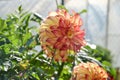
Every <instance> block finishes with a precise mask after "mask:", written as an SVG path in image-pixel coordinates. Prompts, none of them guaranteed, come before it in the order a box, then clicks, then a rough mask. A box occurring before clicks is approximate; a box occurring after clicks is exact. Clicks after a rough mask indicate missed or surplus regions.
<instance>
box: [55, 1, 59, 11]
mask: <svg viewBox="0 0 120 80" xmlns="http://www.w3.org/2000/svg"><path fill="white" fill-rule="evenodd" d="M55 2H56V6H57V9H58V1H57V0H55Z"/></svg>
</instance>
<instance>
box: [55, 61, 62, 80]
mask: <svg viewBox="0 0 120 80" xmlns="http://www.w3.org/2000/svg"><path fill="white" fill-rule="evenodd" d="M63 67H64V62H62V64H61V66H60V67H59V70H58V74H57V79H55V80H58V79H59V77H60V75H61V72H62V70H63Z"/></svg>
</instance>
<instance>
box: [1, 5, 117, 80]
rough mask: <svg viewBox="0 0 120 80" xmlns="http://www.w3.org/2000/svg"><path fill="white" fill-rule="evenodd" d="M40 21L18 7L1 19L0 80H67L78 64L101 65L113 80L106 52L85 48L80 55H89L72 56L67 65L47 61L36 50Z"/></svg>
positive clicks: (38, 44)
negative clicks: (90, 63) (92, 63)
mask: <svg viewBox="0 0 120 80" xmlns="http://www.w3.org/2000/svg"><path fill="white" fill-rule="evenodd" d="M62 8H64V7H62ZM83 12H85V11H82V12H81V13H83ZM41 20H42V19H41V17H40V16H38V15H35V14H32V13H29V12H28V11H24V10H23V9H22V7H21V6H20V7H19V8H18V10H17V11H16V13H15V14H10V15H9V16H8V17H7V18H6V19H2V18H0V80H69V79H70V77H71V71H72V68H73V66H74V65H76V64H77V63H79V62H81V61H96V62H98V64H99V63H100V62H101V63H102V66H103V67H104V68H105V69H106V70H107V71H108V72H110V73H111V75H114V76H115V70H114V69H113V68H112V66H111V63H110V62H111V57H110V56H109V55H110V53H109V51H107V50H105V49H103V48H101V47H99V46H98V47H97V48H96V49H92V48H91V47H90V46H86V47H84V48H83V50H82V51H84V53H87V54H88V55H82V53H81V54H79V55H78V56H73V55H72V54H71V55H70V56H69V59H68V62H64V63H62V62H55V61H54V60H50V59H48V58H47V57H46V55H45V54H44V52H43V51H42V50H41V49H40V48H39V49H40V50H38V48H37V49H36V47H38V46H40V43H39V36H38V31H37V29H38V28H37V26H36V24H37V25H39V24H40V22H41ZM31 24H32V25H33V24H34V25H33V26H31ZM33 31H35V32H36V33H35V34H34V33H32V32H33ZM89 56H91V57H94V58H96V59H97V60H99V61H100V62H99V61H97V60H95V59H93V58H91V57H89ZM101 63H100V64H101Z"/></svg>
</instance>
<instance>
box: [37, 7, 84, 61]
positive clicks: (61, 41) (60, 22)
mask: <svg viewBox="0 0 120 80" xmlns="http://www.w3.org/2000/svg"><path fill="white" fill-rule="evenodd" d="M81 25H82V20H81V18H80V16H79V14H78V13H75V12H74V13H73V14H72V15H70V14H69V13H68V12H67V11H66V10H63V9H62V10H57V11H56V12H51V13H50V14H49V15H48V17H47V18H46V19H45V20H44V21H43V23H42V24H41V26H40V35H39V36H40V43H41V46H42V48H43V50H44V51H45V53H46V54H47V56H48V57H50V58H54V60H56V61H66V60H67V57H68V55H69V52H70V51H72V52H74V53H76V52H78V51H79V50H80V48H81V46H83V45H85V40H84V35H85V32H84V31H83V30H81V29H80V27H81Z"/></svg>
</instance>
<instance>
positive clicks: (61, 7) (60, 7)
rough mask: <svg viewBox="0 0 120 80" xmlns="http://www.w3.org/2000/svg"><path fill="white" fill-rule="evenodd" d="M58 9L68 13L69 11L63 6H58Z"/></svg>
mask: <svg viewBox="0 0 120 80" xmlns="http://www.w3.org/2000/svg"><path fill="white" fill-rule="evenodd" d="M58 9H65V10H66V11H68V10H67V9H66V7H65V6H63V5H58Z"/></svg>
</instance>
